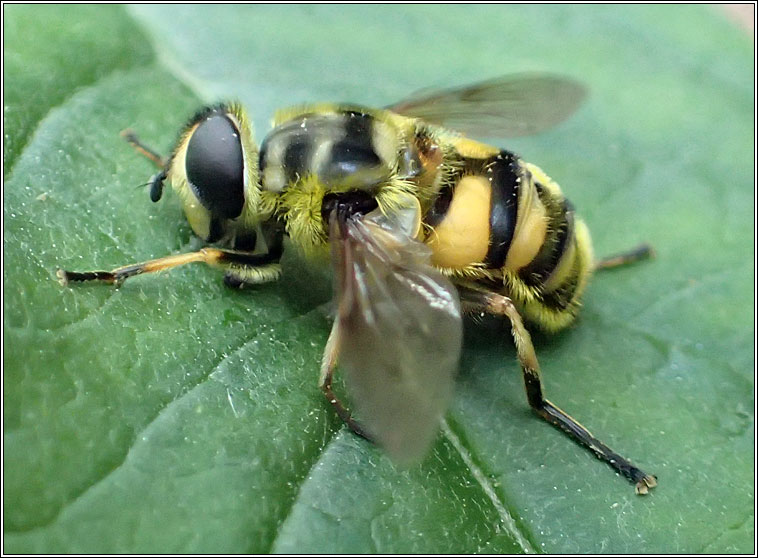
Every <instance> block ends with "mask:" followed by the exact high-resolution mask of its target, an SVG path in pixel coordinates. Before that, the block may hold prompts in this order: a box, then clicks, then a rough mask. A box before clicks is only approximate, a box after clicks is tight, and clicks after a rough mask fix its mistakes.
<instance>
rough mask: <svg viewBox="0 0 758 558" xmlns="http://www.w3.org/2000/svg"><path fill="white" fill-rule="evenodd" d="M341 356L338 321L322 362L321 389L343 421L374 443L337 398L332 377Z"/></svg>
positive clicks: (327, 343)
mask: <svg viewBox="0 0 758 558" xmlns="http://www.w3.org/2000/svg"><path fill="white" fill-rule="evenodd" d="M338 354H339V331H338V325H337V321H335V322H334V325H333V326H332V332H331V333H330V334H329V339H328V340H327V342H326V348H325V349H324V357H323V359H322V360H321V377H320V378H319V383H318V385H319V387H320V388H321V391H323V392H324V395H325V396H326V399H327V401H329V403H331V405H332V407H333V408H334V410H335V412H336V413H337V414H338V415H339V417H340V418H341V419H342V421H343V422H344V423H345V424H346V425H347V426H348V427H349V428H350V430H352V431H353V432H355V433H356V434H358V436H360V437H361V438H365V439H366V440H368V441H369V442H373V440H372V439H371V436H369V435H368V434H367V433H366V431H365V430H364V429H363V427H362V426H361V425H360V424H359V423H358V422H356V421H355V419H353V417H351V416H350V411H348V410H347V409H346V408H345V406H344V405H343V404H342V402H341V401H340V400H339V399H337V396H336V395H335V394H334V391H333V390H332V377H333V375H334V367H335V366H336V365H337V355H338Z"/></svg>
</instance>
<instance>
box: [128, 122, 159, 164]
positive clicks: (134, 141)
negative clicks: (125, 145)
mask: <svg viewBox="0 0 758 558" xmlns="http://www.w3.org/2000/svg"><path fill="white" fill-rule="evenodd" d="M121 136H122V137H123V138H124V139H125V140H126V141H128V142H129V144H130V145H131V146H132V147H133V148H134V149H136V150H137V152H138V153H139V154H140V155H143V156H145V157H147V158H148V159H150V160H151V161H152V162H153V163H155V166H156V167H158V168H159V169H163V168H165V167H166V162H167V161H166V159H165V158H163V157H161V156H160V155H158V153H156V152H155V151H153V150H152V149H150V148H149V147H148V146H147V145H145V144H144V143H142V141H141V140H140V139H139V138H138V137H137V134H135V133H134V132H133V131H132V130H129V129H126V130H123V131H122V132H121Z"/></svg>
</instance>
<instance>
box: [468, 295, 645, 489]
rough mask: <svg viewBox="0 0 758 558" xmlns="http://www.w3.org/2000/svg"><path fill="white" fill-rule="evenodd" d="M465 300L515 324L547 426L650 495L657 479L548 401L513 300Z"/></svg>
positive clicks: (527, 378) (533, 396)
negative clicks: (555, 428)
mask: <svg viewBox="0 0 758 558" xmlns="http://www.w3.org/2000/svg"><path fill="white" fill-rule="evenodd" d="M461 298H462V300H463V302H464V304H467V305H468V306H469V307H471V308H474V309H477V310H484V311H486V312H489V313H490V314H494V315H498V316H506V317H508V319H509V320H510V321H511V332H512V334H513V339H514V341H515V343H516V352H517V354H518V359H519V362H520V363H521V368H522V371H523V376H524V385H525V387H526V396H527V399H528V400H529V405H530V406H531V407H532V409H534V410H535V411H536V412H537V414H538V415H540V416H541V417H542V418H543V419H545V420H546V421H547V422H549V423H550V424H552V425H553V426H555V427H557V428H560V429H561V430H563V431H564V432H565V433H566V434H568V435H569V436H571V437H572V438H573V439H574V440H575V441H577V442H578V443H579V444H580V445H582V446H584V447H585V448H587V449H589V450H590V451H592V452H593V453H594V454H595V455H596V456H597V457H598V459H602V460H603V461H605V462H607V463H608V464H609V465H610V466H611V467H613V468H614V469H615V470H616V471H618V472H619V473H621V474H622V475H624V476H625V477H626V478H628V479H629V480H630V481H632V482H633V483H635V491H636V492H637V494H647V492H648V489H650V488H652V487H654V486H655V485H656V479H655V477H654V476H652V475H648V474H646V473H645V472H644V471H641V470H640V469H638V468H637V467H635V466H634V465H632V464H631V463H630V462H629V461H627V460H626V459H625V458H623V457H622V456H620V455H619V454H617V453H616V452H614V451H612V450H611V449H610V448H609V447H608V446H606V445H605V444H603V443H602V442H601V441H600V440H598V439H597V438H595V437H594V436H593V435H592V434H590V432H589V431H588V430H587V429H586V428H585V427H584V426H582V425H581V424H579V423H578V422H577V421H576V420H575V419H573V418H572V417H571V416H569V415H568V414H566V413H565V412H564V411H562V410H561V409H559V408H558V407H556V406H555V405H553V403H551V402H550V401H548V400H547V399H545V397H544V395H543V389H542V379H541V377H540V368H539V363H538V362H537V355H536V354H535V352H534V346H533V345H532V341H531V338H530V337H529V332H528V331H527V330H526V328H525V327H524V324H523V322H522V321H521V316H520V315H519V313H518V310H517V309H516V307H515V306H514V305H513V302H512V301H511V299H509V298H508V297H505V296H502V295H499V294H496V293H492V292H485V291H479V290H471V289H466V288H463V289H461Z"/></svg>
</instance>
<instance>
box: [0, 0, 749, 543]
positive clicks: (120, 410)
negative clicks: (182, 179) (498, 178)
mask: <svg viewBox="0 0 758 558" xmlns="http://www.w3.org/2000/svg"><path fill="white" fill-rule="evenodd" d="M4 24H5V28H4V30H5V33H6V45H5V46H6V48H5V53H4V58H5V60H4V61H5V64H6V66H5V84H6V86H5V87H6V90H5V115H4V118H5V120H4V122H5V134H6V142H5V152H4V162H5V173H4V176H5V178H6V180H5V185H4V205H3V216H4V321H3V334H4V348H5V351H4V357H3V365H4V394H3V403H4V410H3V413H4V415H3V418H4V455H3V466H4V526H3V528H4V535H5V547H4V550H5V551H6V552H9V553H33V552H36V553H63V552H67V553H176V552H187V553H202V552H213V553H233V552H236V553H245V552H247V553H259V552H271V551H273V552H320V553H348V552H380V553H408V552H423V553H473V552H484V553H516V552H525V551H527V552H528V551H537V552H550V553H582V552H602V553H694V552H703V553H727V552H741V553H751V552H754V550H755V549H754V547H753V540H754V517H753V498H754V466H755V463H754V445H753V442H754V415H753V409H754V399H753V393H754V379H753V371H754V369H755V361H754V357H753V355H754V353H753V347H754V345H753V343H754V338H755V329H754V325H753V324H754V322H753V311H754V308H755V306H754V305H755V298H754V289H753V288H754V282H755V276H754V264H755V262H754V260H753V259H752V257H753V240H754V237H753V231H754V229H753V217H754V215H753V208H754V203H755V194H754V189H753V185H754V176H753V172H752V171H753V160H754V151H753V148H754V145H753V141H752V140H753V137H754V125H753V122H754V121H753V118H752V107H753V85H754V75H753V72H752V69H753V60H752V56H751V54H752V44H751V42H750V40H749V37H747V36H743V35H742V34H741V32H740V31H739V30H738V29H736V28H734V27H732V26H731V25H730V24H729V23H728V22H727V21H726V20H724V19H723V18H722V16H721V15H720V14H719V13H717V12H715V11H713V10H712V9H711V8H708V7H706V6H651V5H638V6H589V5H588V6H567V5H561V6H541V5H531V6H512V5H508V6H453V5H447V6H291V5H283V6H271V5H265V6H246V5H239V6H191V7H186V6H185V7H179V6H137V7H133V8H129V10H128V11H127V10H125V9H124V8H120V7H115V8H111V7H102V6H60V7H58V6H21V5H17V6H4ZM528 70H542V71H552V72H559V73H564V74H568V75H570V76H573V77H575V78H577V79H580V80H582V81H583V82H584V83H586V85H587V87H588V88H589V90H590V91H591V96H590V98H589V100H588V101H587V103H586V104H585V106H584V107H583V108H582V109H581V110H580V111H579V112H578V113H577V115H575V117H574V118H572V119H571V120H570V121H569V122H567V123H565V124H564V125H562V126H560V127H558V128H556V129H554V130H552V131H550V132H548V133H545V134H541V135H539V136H536V137H533V138H526V139H520V140H518V141H514V142H509V143H508V144H507V145H505V147H507V148H509V149H513V150H515V151H517V152H518V153H520V154H521V155H522V156H524V158H525V159H526V160H529V161H532V162H535V163H536V164H538V165H540V166H541V167H542V168H544V169H545V170H546V172H548V174H550V175H551V176H552V177H553V178H555V179H556V180H557V181H558V182H559V183H560V184H561V185H562V187H563V189H564V191H565V192H566V194H567V196H568V197H570V198H571V200H572V201H573V202H574V204H575V205H576V207H577V208H578V211H579V212H580V213H581V215H582V216H583V217H584V218H585V219H586V221H587V223H588V225H589V226H590V229H591V230H592V231H593V239H594V242H595V246H596V251H597V253H598V254H601V255H602V254H606V253H610V252H616V251H621V250H624V249H627V248H629V247H631V246H633V245H636V244H638V243H640V242H642V241H649V242H651V243H652V244H653V245H654V246H655V248H656V251H657V258H656V259H655V260H653V261H651V262H645V263H640V264H638V265H636V266H633V267H629V268H625V269H618V270H614V271H611V272H606V273H603V274H599V275H597V276H596V277H595V278H594V279H593V282H592V283H591V285H590V287H589V289H588V291H587V295H586V297H585V301H584V308H583V312H582V315H581V317H580V319H579V320H578V322H577V324H576V325H575V326H574V327H572V328H570V329H569V330H567V331H565V332H562V333H560V334H558V335H555V336H547V335H542V334H534V335H533V337H534V341H535V346H536V349H537V354H538V356H539V358H540V363H541V365H542V368H543V371H544V375H545V381H546V384H547V395H548V397H549V398H550V399H551V400H553V401H554V402H556V403H557V404H558V405H560V406H561V407H563V408H564V409H566V410H567V411H568V412H570V413H571V414H573V415H574V416H576V417H577V418H578V419H579V420H580V421H581V422H582V423H583V424H585V425H586V426H588V428H590V429H591V430H592V431H593V432H594V433H595V434H596V435H597V436H598V437H599V438H601V439H602V440H604V441H605V442H607V443H608V444H609V445H610V446H611V447H613V448H614V449H616V450H618V451H619V452H621V453H622V454H624V455H626V456H627V457H629V458H631V459H632V460H633V461H634V462H635V463H637V464H638V465H640V466H642V467H643V468H645V469H646V470H648V471H649V472H651V473H655V474H657V475H658V477H659V487H658V488H656V489H655V490H654V491H653V493H652V494H650V495H649V496H647V497H639V496H635V495H634V493H633V490H632V487H631V486H630V485H629V484H628V483H626V481H625V480H624V479H622V478H620V477H618V476H616V475H614V474H613V473H612V471H611V469H609V468H608V467H607V466H606V465H605V464H603V463H601V462H599V461H597V460H595V459H593V458H592V457H591V456H590V455H589V454H588V453H587V452H586V451H585V450H583V449H581V448H579V447H578V446H576V445H575V444H573V443H571V442H570V441H569V440H568V439H567V438H566V437H565V436H564V435H562V434H561V433H560V432H558V431H556V430H555V429H553V428H552V427H550V426H549V425H547V424H545V423H543V422H541V421H540V420H539V419H537V418H536V417H535V416H534V414H533V413H531V412H530V410H529V408H528V406H527V404H526V400H525V397H524V394H523V388H522V385H521V378H520V374H519V371H518V367H517V364H516V361H515V350H514V348H513V344H512V341H511V340H510V337H509V332H508V326H507V324H503V323H500V322H497V321H485V322H484V323H482V324H467V331H466V348H465V350H464V354H463V359H462V365H461V371H460V376H459V379H458V384H457V385H458V389H457V392H456V396H455V400H454V403H453V405H452V408H451V410H450V412H449V414H448V416H447V418H446V422H445V424H444V427H443V429H442V430H441V433H440V438H439V440H438V443H437V444H436V446H435V448H434V450H433V452H432V453H431V455H430V456H429V457H428V458H427V459H426V460H425V461H424V462H423V463H422V464H420V465H418V466H416V467H413V468H411V469H408V470H397V469H395V468H394V467H393V466H392V464H391V463H390V462H389V461H388V460H387V458H386V457H385V456H384V455H382V454H381V452H380V451H379V450H377V449H376V448H374V447H373V446H371V445H370V444H368V443H366V442H365V441H363V440H361V439H357V438H356V437H355V436H353V435H352V434H351V433H349V431H347V430H346V429H345V428H344V426H342V424H341V423H340V421H339V419H338V418H336V417H335V416H334V414H333V413H332V411H331V409H330V407H329V405H328V403H326V402H325V401H324V400H323V397H322V396H321V394H320V392H319V390H318V388H317V385H316V384H317V376H318V368H319V359H320V357H321V352H322V350H323V345H324V343H325V340H326V337H327V334H328V331H329V318H328V305H326V304H325V303H326V302H327V301H328V300H329V296H330V286H329V280H328V276H327V275H326V274H325V273H324V272H323V271H322V270H317V269H312V268H311V267H309V266H308V265H306V264H305V263H304V262H302V261H301V260H300V258H299V257H298V255H297V253H296V251H295V250H292V249H291V248H292V247H291V246H288V247H287V248H288V250H287V253H286V255H285V260H284V262H283V266H284V270H285V276H284V278H283V279H282V281H281V282H279V283H277V284H275V285H271V286H262V287H260V288H256V289H249V290H245V291H241V292H238V291H233V290H229V289H226V288H224V287H223V285H222V284H221V281H220V277H219V275H218V273H217V272H215V271H214V270H212V269H209V268H204V267H202V266H188V267H186V268H183V269H177V270H175V271H172V272H170V273H164V274H159V275H157V276H151V277H142V278H136V279H133V280H130V281H128V282H127V283H126V284H125V285H124V286H123V287H121V288H120V289H113V288H110V287H107V286H75V287H72V288H61V287H60V285H58V283H57V281H56V278H55V271H56V269H57V268H59V267H65V268H67V269H76V270H86V269H110V268H112V267H116V266H118V265H121V264H125V263H130V262H134V261H141V260H145V259H149V258H153V257H159V256H162V255H166V254H169V253H178V252H183V251H188V250H190V249H193V248H196V247H197V246H198V242H197V240H196V239H193V237H192V235H191V233H190V229H189V227H188V225H187V224H186V222H184V221H183V218H182V216H181V212H180V210H179V208H178V203H177V199H176V197H175V196H173V195H172V194H167V195H166V196H165V199H163V200H162V201H161V202H160V203H158V204H154V205H153V204H150V203H148V196H147V192H145V191H144V188H138V186H139V185H141V184H144V183H145V182H146V180H147V178H148V177H149V176H150V174H151V173H152V172H154V170H153V168H152V167H151V164H150V163H149V161H147V160H145V159H143V158H139V157H137V156H136V155H135V154H134V152H133V150H132V149H131V148H130V147H129V146H128V145H127V144H126V143H125V142H123V140H122V139H121V138H119V132H120V131H121V130H122V129H124V128H127V127H131V128H133V129H135V130H136V131H138V132H139V134H140V136H141V137H142V138H143V139H144V140H145V141H146V142H148V143H149V144H151V145H154V146H155V147H156V148H157V149H159V150H160V151H162V152H164V153H165V152H167V151H168V150H169V149H170V148H171V147H172V141H173V139H174V138H175V134H176V133H177V130H178V129H179V128H180V126H181V125H182V123H183V122H184V121H185V119H186V118H187V117H188V116H189V115H190V114H191V113H192V112H193V111H194V110H195V109H196V108H197V107H198V105H200V104H202V103H203V102H208V101H211V100H215V99H216V98H218V97H236V98H239V99H241V100H242V101H243V102H244V103H245V104H246V105H247V106H248V108H249V110H250V112H251V114H252V115H253V118H254V120H255V123H256V127H257V129H258V130H259V134H258V136H259V139H260V137H262V136H263V135H264V134H265V130H266V127H267V125H266V123H267V121H268V119H269V118H270V116H271V114H272V111H273V110H274V109H276V108H278V107H280V106H286V105H290V104H294V103H300V102H307V101H316V100H348V101H355V102H362V103H366V104H371V105H378V106H381V105H386V104H388V103H390V102H392V101H394V100H396V99H398V98H400V97H402V96H403V95H406V94H408V93H410V92H412V91H415V90H417V89H420V88H422V87H426V86H444V85H452V84H462V83H466V82H471V81H476V80H480V79H483V78H488V77H492V76H495V75H499V74H503V73H508V72H518V71H528Z"/></svg>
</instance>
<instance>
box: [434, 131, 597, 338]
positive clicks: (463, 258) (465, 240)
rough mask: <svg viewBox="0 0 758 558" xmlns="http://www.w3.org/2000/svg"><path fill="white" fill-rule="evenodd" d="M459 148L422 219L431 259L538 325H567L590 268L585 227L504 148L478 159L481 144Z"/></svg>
mask: <svg viewBox="0 0 758 558" xmlns="http://www.w3.org/2000/svg"><path fill="white" fill-rule="evenodd" d="M461 146H463V147H464V148H465V149H459V151H462V152H463V153H462V154H461V157H460V161H456V163H455V168H456V171H455V173H454V175H453V176H452V177H451V178H450V179H448V181H447V184H446V185H443V187H442V188H441V190H440V192H439V194H438V195H437V197H436V199H435V200H434V202H433V204H432V205H431V208H430V209H429V210H428V211H427V212H426V215H425V217H424V223H425V224H426V225H427V234H426V236H425V241H426V243H427V245H428V246H429V247H430V248H431V249H432V254H433V255H432V261H433V263H434V264H435V265H436V266H438V267H440V268H441V269H442V270H443V271H444V272H445V273H447V274H448V275H450V276H451V277H453V278H454V279H456V278H457V279H458V280H469V281H476V282H477V283H480V284H483V285H486V286H487V287H488V288H490V289H493V290H496V291H498V292H500V293H502V294H505V295H507V296H509V297H510V298H511V299H513V301H514V302H515V303H516V305H517V306H518V307H519V309H520V310H521V312H522V314H523V315H524V317H525V318H526V319H528V320H529V321H530V322H532V323H536V324H537V325H539V326H540V327H542V328H543V329H546V330H549V331H555V330H558V329H561V328H563V327H565V326H567V325H568V324H570V323H571V322H572V321H573V319H574V318H575V316H576V313H577V311H578V309H579V298H580V295H581V293H582V291H583V289H584V287H585V285H586V282H587V279H588V277H589V274H590V271H591V268H592V247H591V241H590V236H589V232H588V230H587V227H586V226H585V224H584V222H582V221H581V220H580V219H578V218H577V217H576V215H575V212H574V208H573V206H572V205H571V203H570V202H569V201H568V200H567V199H566V198H565V197H564V196H563V193H562V192H561V189H560V187H559V186H558V184H556V183H555V182H554V181H553V180H551V179H550V177H548V176H547V175H546V174H545V173H544V172H543V171H542V170H541V169H540V168H539V167H537V166H535V165H531V164H529V163H526V162H524V161H522V160H521V159H519V158H518V157H516V156H515V155H514V154H513V153H510V152H508V151H499V152H494V151H491V154H487V155H486V156H481V154H482V153H483V152H486V150H485V149H484V146H482V145H481V144H474V142H470V141H469V140H462V141H461ZM472 147H476V149H472ZM479 147H481V149H480V148H479ZM468 152H471V153H472V154H474V155H479V156H466V155H467V154H469V153H468Z"/></svg>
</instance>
